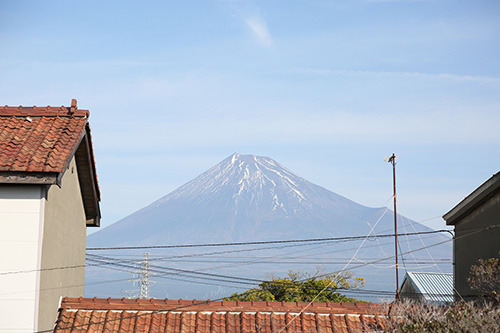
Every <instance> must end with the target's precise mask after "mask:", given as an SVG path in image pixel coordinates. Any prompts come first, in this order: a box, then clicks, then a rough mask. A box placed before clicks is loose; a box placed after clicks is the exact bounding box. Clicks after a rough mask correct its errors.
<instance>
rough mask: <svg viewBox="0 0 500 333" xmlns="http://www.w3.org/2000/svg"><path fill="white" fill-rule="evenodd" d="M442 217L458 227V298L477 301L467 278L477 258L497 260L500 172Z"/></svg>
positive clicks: (456, 276)
mask: <svg viewBox="0 0 500 333" xmlns="http://www.w3.org/2000/svg"><path fill="white" fill-rule="evenodd" d="M443 218H444V219H445V221H446V224H447V225H452V226H454V227H455V239H454V243H453V257H454V273H455V274H454V276H455V292H456V295H455V298H460V296H461V297H462V298H464V299H465V300H468V299H474V298H476V297H477V296H478V295H479V293H478V292H477V291H474V290H472V289H471V288H470V286H469V283H468V282H467V278H468V277H469V273H470V268H471V266H472V265H474V264H476V263H477V260H478V259H488V258H498V257H499V251H500V172H497V173H496V174H495V175H493V176H492V177H491V178H490V179H488V180H487V181H486V182H484V183H483V184H482V185H481V186H479V187H478V188H477V189H476V190H474V191H473V192H472V193H471V194H469V195H468V196H467V197H465V199H463V200H462V201H461V202H460V203H459V204H458V205H456V206H455V207H453V209H452V210H450V211H449V212H448V213H446V214H445V215H444V216H443Z"/></svg>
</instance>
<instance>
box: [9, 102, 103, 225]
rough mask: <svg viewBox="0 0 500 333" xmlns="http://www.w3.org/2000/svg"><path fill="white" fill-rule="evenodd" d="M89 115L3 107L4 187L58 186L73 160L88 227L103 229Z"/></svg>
mask: <svg viewBox="0 0 500 333" xmlns="http://www.w3.org/2000/svg"><path fill="white" fill-rule="evenodd" d="M88 118H89V111H87V110H80V109H78V108H77V106H76V100H75V99H73V100H72V101H71V107H65V106H60V107H52V106H47V107H37V106H32V107H24V106H19V107H17V106H1V107H0V183H10V184H45V185H53V184H58V185H60V181H61V178H62V175H63V174H64V171H65V169H66V167H67V165H68V164H69V162H70V161H71V159H72V158H73V156H75V160H76V164H77V169H78V179H79V181H80V190H81V192H82V199H83V203H84V208H85V214H86V218H87V225H88V226H99V221H100V216H101V213H100V207H99V201H100V191H99V183H98V182H97V175H96V170H95V169H96V168H95V161H94V153H93V149H92V139H91V136H90V126H89V124H88Z"/></svg>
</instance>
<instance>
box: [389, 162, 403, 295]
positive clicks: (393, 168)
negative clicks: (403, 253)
mask: <svg viewBox="0 0 500 333" xmlns="http://www.w3.org/2000/svg"><path fill="white" fill-rule="evenodd" d="M396 159H397V157H396V155H394V153H393V154H392V156H391V157H389V159H388V160H387V162H389V163H392V183H393V185H394V253H395V258H396V300H398V301H399V300H400V297H399V264H398V214H397V211H396Z"/></svg>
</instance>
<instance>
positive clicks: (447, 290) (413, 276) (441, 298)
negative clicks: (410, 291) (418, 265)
mask: <svg viewBox="0 0 500 333" xmlns="http://www.w3.org/2000/svg"><path fill="white" fill-rule="evenodd" d="M406 279H408V280H409V281H410V282H411V284H412V285H413V286H414V287H415V289H416V290H417V292H418V293H419V294H421V295H422V297H423V298H424V299H425V301H426V302H429V303H446V302H450V303H451V302H453V300H454V297H453V274H447V273H420V272H406V276H405V280H406ZM403 283H404V282H403Z"/></svg>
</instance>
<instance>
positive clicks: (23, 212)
mask: <svg viewBox="0 0 500 333" xmlns="http://www.w3.org/2000/svg"><path fill="white" fill-rule="evenodd" d="M42 191H44V189H43V187H42V186H31V185H25V186H19V185H15V186H10V185H3V184H0V224H1V229H0V230H1V231H0V314H1V315H0V332H33V331H34V329H35V327H36V322H37V303H38V300H37V297H38V290H37V289H38V288H37V286H38V285H39V281H38V280H39V278H40V276H39V271H38V270H39V268H40V267H39V265H40V254H41V248H40V246H41V244H40V242H39V240H40V237H41V232H42V230H43V215H44V214H43V211H44V201H45V200H44V199H42V197H43V192H42ZM20 271H28V272H20ZM9 272H18V273H15V274H5V273H9Z"/></svg>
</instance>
